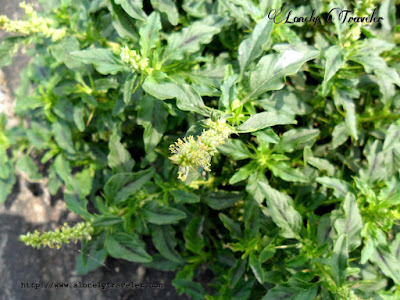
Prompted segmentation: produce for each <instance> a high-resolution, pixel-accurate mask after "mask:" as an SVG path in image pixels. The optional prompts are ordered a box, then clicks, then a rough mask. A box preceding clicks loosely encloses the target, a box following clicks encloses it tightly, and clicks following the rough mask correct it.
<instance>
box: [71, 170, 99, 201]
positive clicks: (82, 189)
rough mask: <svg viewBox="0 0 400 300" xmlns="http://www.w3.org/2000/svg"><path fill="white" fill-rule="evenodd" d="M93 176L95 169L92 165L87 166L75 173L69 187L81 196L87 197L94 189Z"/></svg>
mask: <svg viewBox="0 0 400 300" xmlns="http://www.w3.org/2000/svg"><path fill="white" fill-rule="evenodd" d="M93 178H94V170H93V169H92V168H91V167H89V168H85V169H83V170H82V171H81V172H78V173H76V174H75V176H74V178H73V179H72V185H68V186H67V189H69V190H71V188H73V190H74V191H76V192H78V194H79V195H80V196H81V197H86V196H88V195H89V194H90V192H91V191H92V184H93Z"/></svg>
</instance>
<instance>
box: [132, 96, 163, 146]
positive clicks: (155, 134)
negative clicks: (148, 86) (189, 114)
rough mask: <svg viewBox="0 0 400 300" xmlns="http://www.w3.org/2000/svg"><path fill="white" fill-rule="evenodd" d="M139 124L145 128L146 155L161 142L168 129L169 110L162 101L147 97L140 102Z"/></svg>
mask: <svg viewBox="0 0 400 300" xmlns="http://www.w3.org/2000/svg"><path fill="white" fill-rule="evenodd" d="M139 107H140V108H139V112H138V117H137V122H138V124H139V125H142V126H143V127H144V133H143V140H144V146H145V151H146V153H149V152H150V151H151V150H153V149H154V148H155V147H156V146H157V145H158V143H159V142H160V141H161V139H162V137H163V135H164V132H165V129H166V127H167V117H168V110H167V109H166V108H165V106H164V104H163V103H162V101H161V100H158V99H155V98H154V97H152V96H149V95H146V96H144V97H143V98H142V99H141V101H140V106H139Z"/></svg>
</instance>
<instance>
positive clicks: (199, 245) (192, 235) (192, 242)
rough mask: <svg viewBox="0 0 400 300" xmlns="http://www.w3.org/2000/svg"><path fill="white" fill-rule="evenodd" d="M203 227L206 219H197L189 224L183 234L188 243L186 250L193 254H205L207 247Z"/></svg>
mask: <svg viewBox="0 0 400 300" xmlns="http://www.w3.org/2000/svg"><path fill="white" fill-rule="evenodd" d="M203 225H204V217H195V218H193V219H192V220H191V221H190V222H189V224H188V225H187V227H186V230H185V232H184V234H183V236H184V238H185V242H186V243H185V246H186V249H188V250H189V251H191V252H193V253H197V254H200V253H202V252H203V248H204V245H205V244H204V237H203Z"/></svg>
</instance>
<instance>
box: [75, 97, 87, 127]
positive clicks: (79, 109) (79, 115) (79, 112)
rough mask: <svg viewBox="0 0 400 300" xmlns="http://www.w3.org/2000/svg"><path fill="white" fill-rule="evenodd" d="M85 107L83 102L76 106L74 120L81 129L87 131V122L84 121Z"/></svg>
mask: <svg viewBox="0 0 400 300" xmlns="http://www.w3.org/2000/svg"><path fill="white" fill-rule="evenodd" d="M83 114H84V108H83V105H82V103H79V104H78V105H75V106H74V115H73V118H74V122H75V125H76V127H77V128H78V130H79V131H81V132H83V131H85V127H86V125H85V122H84V121H83Z"/></svg>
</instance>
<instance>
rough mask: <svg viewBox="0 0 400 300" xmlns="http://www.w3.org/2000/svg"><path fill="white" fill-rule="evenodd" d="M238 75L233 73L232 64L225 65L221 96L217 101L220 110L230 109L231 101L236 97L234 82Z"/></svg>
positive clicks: (236, 91)
mask: <svg viewBox="0 0 400 300" xmlns="http://www.w3.org/2000/svg"><path fill="white" fill-rule="evenodd" d="M238 79H239V76H238V75H237V74H235V73H234V71H233V68H232V65H227V66H226V67H225V77H224V82H223V83H222V84H221V88H220V89H221V97H220V99H219V102H218V107H219V109H220V110H225V109H232V102H233V101H235V100H236V99H237V97H238V90H237V87H236V83H237V81H238Z"/></svg>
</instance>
